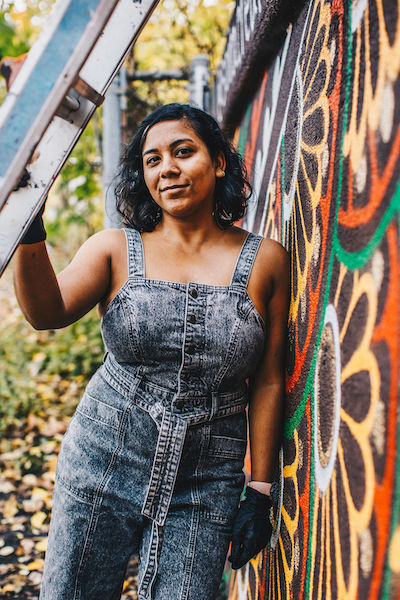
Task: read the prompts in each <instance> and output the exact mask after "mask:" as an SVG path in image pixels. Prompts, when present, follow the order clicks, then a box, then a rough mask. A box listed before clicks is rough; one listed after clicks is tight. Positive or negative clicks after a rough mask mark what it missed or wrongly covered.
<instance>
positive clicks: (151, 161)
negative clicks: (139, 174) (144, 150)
mask: <svg viewBox="0 0 400 600" xmlns="http://www.w3.org/2000/svg"><path fill="white" fill-rule="evenodd" d="M157 161H158V156H150V157H149V158H148V159H147V160H146V165H154V164H155V163H156V162H157Z"/></svg>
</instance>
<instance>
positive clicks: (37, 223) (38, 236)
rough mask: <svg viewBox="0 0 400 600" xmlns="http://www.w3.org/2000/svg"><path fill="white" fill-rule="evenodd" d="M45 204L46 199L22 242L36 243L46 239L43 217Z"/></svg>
mask: <svg viewBox="0 0 400 600" xmlns="http://www.w3.org/2000/svg"><path fill="white" fill-rule="evenodd" d="M46 199H47V198H46ZM45 205H46V200H45V201H44V202H43V204H42V206H41V208H40V210H39V212H38V214H37V215H36V217H35V218H34V219H33V221H32V223H31V224H30V226H29V229H28V231H27V232H26V233H25V235H24V237H23V238H22V240H21V241H20V244H36V242H43V241H44V240H45V239H46V235H47V234H46V230H45V228H44V224H43V219H42V215H43V213H44V207H45Z"/></svg>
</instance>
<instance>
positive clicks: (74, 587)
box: [40, 484, 141, 600]
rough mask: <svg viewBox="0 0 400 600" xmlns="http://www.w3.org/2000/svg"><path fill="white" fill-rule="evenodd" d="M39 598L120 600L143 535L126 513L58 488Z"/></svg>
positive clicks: (51, 599)
mask: <svg viewBox="0 0 400 600" xmlns="http://www.w3.org/2000/svg"><path fill="white" fill-rule="evenodd" d="M53 497H54V508H53V514H52V524H51V527H50V533H49V542H48V552H47V554H46V565H45V573H44V577H43V583H42V589H41V595H40V600H99V598H104V599H107V600H119V598H120V595H121V590H122V585H123V581H124V575H125V571H126V566H127V562H128V560H129V556H130V555H131V553H132V552H134V551H136V550H137V545H138V544H137V541H138V539H139V537H140V535H141V534H140V533H139V532H138V530H137V526H136V525H135V523H134V522H132V521H130V520H129V519H127V518H126V515H121V514H118V512H116V511H111V512H110V510H108V508H107V507H106V508H104V507H99V508H97V509H96V507H94V506H93V505H92V504H89V503H86V502H83V501H82V500H81V499H78V498H77V497H74V496H73V495H71V493H70V492H69V491H67V490H66V489H63V488H62V486H60V484H58V485H56V487H55V491H54V496H53Z"/></svg>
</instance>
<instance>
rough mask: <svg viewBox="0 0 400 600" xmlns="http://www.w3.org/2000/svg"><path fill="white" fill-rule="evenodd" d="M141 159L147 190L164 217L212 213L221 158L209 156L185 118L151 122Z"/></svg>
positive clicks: (220, 168)
mask: <svg viewBox="0 0 400 600" xmlns="http://www.w3.org/2000/svg"><path fill="white" fill-rule="evenodd" d="M142 159H143V172H144V180H145V183H146V185H147V189H148V190H149V192H150V194H151V196H152V198H153V199H154V201H155V202H156V203H157V204H158V205H159V206H160V207H161V208H162V211H163V215H164V217H165V216H167V215H170V216H172V217H175V218H187V217H191V216H194V215H199V214H201V213H204V214H207V215H211V213H212V208H213V197H214V190H215V181H216V178H217V177H223V176H224V171H223V168H224V159H223V156H221V157H219V158H218V159H216V160H212V159H211V157H210V154H209V152H208V148H207V146H206V144H205V143H204V142H203V140H202V139H201V138H200V137H199V136H198V135H197V133H196V131H195V130H194V129H193V127H192V126H191V125H190V123H189V122H188V121H187V120H186V119H181V120H177V121H162V122H160V123H156V125H153V127H151V129H149V131H148V133H147V137H146V140H145V143H144V145H143V150H142Z"/></svg>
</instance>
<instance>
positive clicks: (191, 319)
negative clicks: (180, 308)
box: [188, 315, 196, 325]
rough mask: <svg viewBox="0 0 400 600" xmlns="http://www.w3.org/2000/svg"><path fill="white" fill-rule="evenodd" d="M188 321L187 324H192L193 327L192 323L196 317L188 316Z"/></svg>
mask: <svg viewBox="0 0 400 600" xmlns="http://www.w3.org/2000/svg"><path fill="white" fill-rule="evenodd" d="M188 321H189V323H192V325H193V324H194V323H196V317H195V316H194V315H189V316H188Z"/></svg>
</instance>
